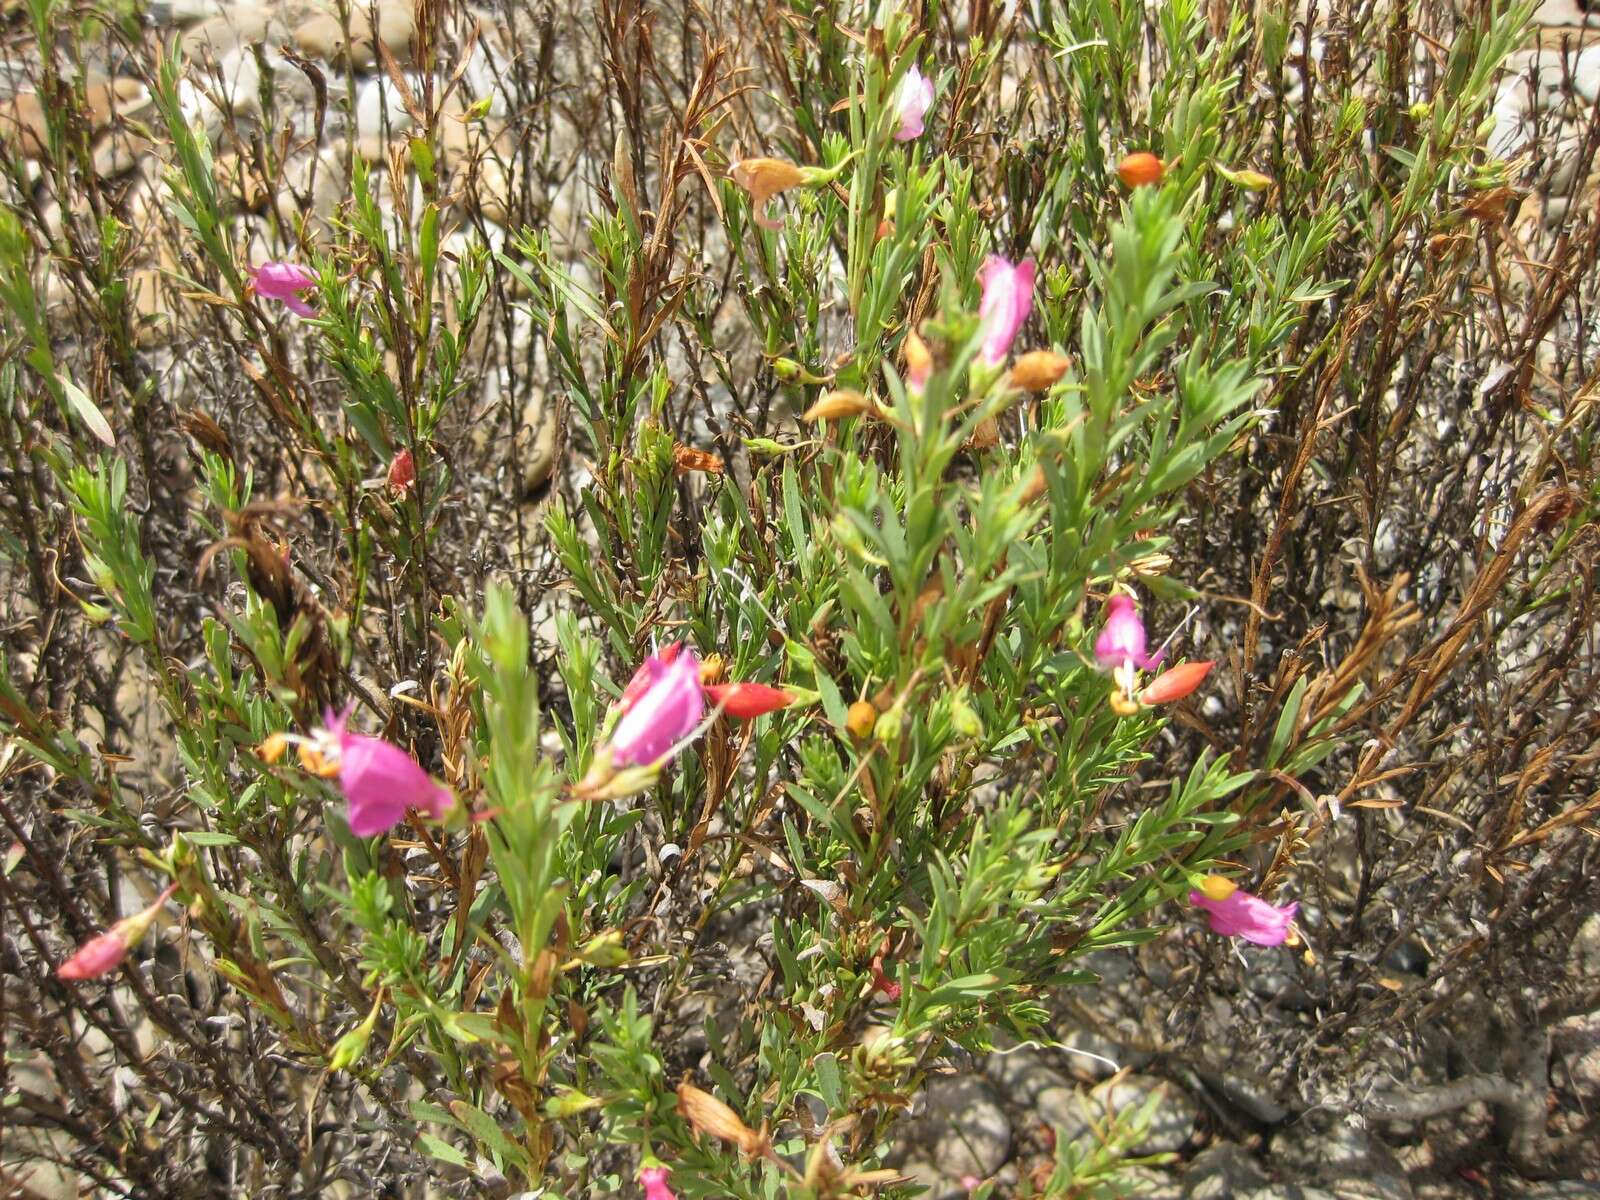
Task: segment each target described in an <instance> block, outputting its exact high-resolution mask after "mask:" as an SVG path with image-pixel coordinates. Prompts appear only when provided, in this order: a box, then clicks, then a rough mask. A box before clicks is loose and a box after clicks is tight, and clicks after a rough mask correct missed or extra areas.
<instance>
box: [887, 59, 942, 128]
mask: <svg viewBox="0 0 1600 1200" xmlns="http://www.w3.org/2000/svg"><path fill="white" fill-rule="evenodd" d="M932 105H933V83H932V81H931V80H929V79H928V78H927V77H926V76H924V75H923V73H922V72H921V71H919V70H917V68H916V67H912V68H911V69H910V70H909V71H907V72H906V73H905V77H904V78H903V79H901V80H900V86H899V88H897V89H896V91H895V94H894V106H895V115H896V116H897V117H898V118H899V121H900V127H899V128H898V129H896V130H895V131H894V140H895V141H897V142H909V141H911V140H912V139H913V138H919V137H921V136H922V118H923V117H925V116H927V114H928V109H929V108H930V107H931V106H932Z"/></svg>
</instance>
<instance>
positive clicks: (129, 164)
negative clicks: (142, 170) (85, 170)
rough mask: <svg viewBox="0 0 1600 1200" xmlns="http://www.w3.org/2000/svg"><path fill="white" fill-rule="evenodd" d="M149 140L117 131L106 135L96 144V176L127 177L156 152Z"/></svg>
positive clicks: (107, 177)
mask: <svg viewBox="0 0 1600 1200" xmlns="http://www.w3.org/2000/svg"><path fill="white" fill-rule="evenodd" d="M154 149H155V146H154V144H153V143H152V142H151V141H150V139H149V138H143V137H140V136H139V135H138V134H133V133H123V132H119V131H116V130H113V131H112V132H110V133H108V134H106V135H105V136H104V137H102V138H101V139H100V140H99V141H98V142H96V143H95V144H94V151H93V153H94V169H95V174H97V175H99V176H100V177H101V178H103V179H115V178H116V177H117V176H118V175H126V174H127V173H128V172H129V171H131V170H133V169H134V168H135V167H137V166H138V165H139V160H140V159H141V158H143V157H144V156H145V155H147V154H149V153H151V152H152V151H154Z"/></svg>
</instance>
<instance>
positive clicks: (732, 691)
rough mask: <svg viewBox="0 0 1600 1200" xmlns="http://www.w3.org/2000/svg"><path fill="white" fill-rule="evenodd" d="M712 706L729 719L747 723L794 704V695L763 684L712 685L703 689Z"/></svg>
mask: <svg viewBox="0 0 1600 1200" xmlns="http://www.w3.org/2000/svg"><path fill="white" fill-rule="evenodd" d="M705 693H706V695H707V696H709V697H711V702H712V703H713V704H719V705H721V706H722V711H723V712H725V713H727V714H728V715H729V716H730V717H737V718H738V719H739V720H741V721H748V720H751V719H753V718H755V717H760V716H765V715H766V714H767V713H769V712H776V711H777V710H778V709H780V708H787V707H788V706H789V705H791V704H793V703H794V695H793V693H791V692H786V691H784V690H783V689H782V688H775V687H769V686H768V685H767V684H764V683H714V684H711V685H710V686H708V687H707V688H706V689H705Z"/></svg>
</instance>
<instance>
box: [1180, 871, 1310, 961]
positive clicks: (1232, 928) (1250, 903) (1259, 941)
mask: <svg viewBox="0 0 1600 1200" xmlns="http://www.w3.org/2000/svg"><path fill="white" fill-rule="evenodd" d="M1205 887H1206V890H1205V891H1198V890H1197V891H1191V892H1190V893H1189V901H1190V903H1192V904H1198V905H1199V906H1200V907H1201V908H1203V909H1205V910H1206V912H1207V913H1208V914H1209V915H1210V918H1211V932H1212V933H1220V934H1222V935H1223V936H1224V937H1237V938H1243V939H1244V940H1245V941H1247V942H1253V943H1254V944H1255V945H1257V946H1281V945H1283V943H1284V942H1286V941H1288V940H1289V926H1290V925H1291V924H1293V922H1294V915H1295V913H1296V912H1298V911H1299V910H1300V905H1299V904H1298V903H1297V902H1294V901H1291V902H1290V903H1288V904H1285V905H1283V906H1282V907H1281V908H1280V907H1279V906H1278V905H1276V904H1270V903H1268V902H1267V901H1265V900H1263V899H1261V897H1259V896H1252V895H1251V894H1250V893H1249V892H1247V891H1245V890H1244V889H1243V888H1238V887H1234V886H1233V884H1232V883H1231V882H1230V881H1228V880H1226V879H1223V878H1222V877H1221V876H1218V875H1213V876H1209V877H1208V878H1207V879H1206V881H1205Z"/></svg>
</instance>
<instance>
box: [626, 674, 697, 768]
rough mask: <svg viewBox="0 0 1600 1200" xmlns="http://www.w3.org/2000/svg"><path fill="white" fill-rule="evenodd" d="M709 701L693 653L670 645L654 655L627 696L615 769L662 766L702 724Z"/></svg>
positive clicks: (633, 683) (634, 681)
mask: <svg viewBox="0 0 1600 1200" xmlns="http://www.w3.org/2000/svg"><path fill="white" fill-rule="evenodd" d="M705 703H706V702H705V694H704V692H703V691H702V690H701V687H700V663H699V660H698V659H696V658H695V656H694V652H693V651H692V650H686V649H682V648H681V647H678V646H670V647H668V648H667V649H666V650H663V651H662V652H660V653H658V654H652V655H651V656H650V657H649V658H648V659H646V660H645V662H644V665H643V666H641V667H640V668H639V671H638V672H637V673H636V674H635V675H634V677H633V679H632V680H631V681H630V682H629V684H628V687H627V689H626V690H625V691H624V692H623V694H622V706H623V714H622V719H621V720H620V721H618V722H617V727H616V729H615V730H613V731H612V734H611V763H612V765H613V766H618V767H644V766H651V765H654V764H655V763H657V762H659V761H660V760H661V759H662V758H663V757H664V756H665V755H666V754H667V752H668V751H670V750H671V749H672V747H673V746H674V745H676V744H677V743H678V741H680V740H681V739H682V738H683V737H684V735H686V734H687V733H688V732H689V731H690V730H691V729H693V728H694V727H695V726H696V725H697V724H698V723H699V721H700V718H701V716H702V715H703V714H704V713H705Z"/></svg>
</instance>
